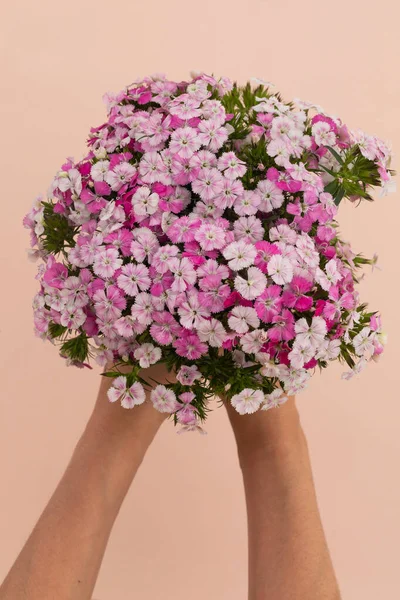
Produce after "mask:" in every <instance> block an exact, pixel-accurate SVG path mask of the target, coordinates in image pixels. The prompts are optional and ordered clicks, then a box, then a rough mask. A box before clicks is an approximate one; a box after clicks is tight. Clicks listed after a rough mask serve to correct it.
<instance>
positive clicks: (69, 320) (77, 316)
mask: <svg viewBox="0 0 400 600" xmlns="http://www.w3.org/2000/svg"><path fill="white" fill-rule="evenodd" d="M85 321H86V314H85V313H84V312H83V310H82V309H81V308H75V307H74V308H68V307H66V308H65V309H64V310H63V311H62V312H61V318H60V323H61V325H63V326H64V327H68V329H79V327H81V325H83V324H84V322H85Z"/></svg>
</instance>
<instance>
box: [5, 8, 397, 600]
mask: <svg viewBox="0 0 400 600" xmlns="http://www.w3.org/2000/svg"><path fill="white" fill-rule="evenodd" d="M303 6H304V8H302V7H303ZM2 12H3V15H2V17H1V28H2V29H3V30H4V31H3V32H1V35H0V40H1V41H0V43H1V44H2V61H3V66H2V71H1V72H2V76H1V87H2V90H1V96H0V98H1V103H2V108H1V121H2V126H1V142H0V148H1V153H2V156H1V163H0V164H1V170H2V177H1V200H2V202H1V213H0V214H1V220H2V228H1V235H0V243H1V282H2V283H1V290H2V293H1V295H0V301H1V315H2V318H1V320H0V336H1V337H0V352H1V362H0V364H1V369H2V378H1V396H2V398H1V404H0V411H1V413H0V481H1V483H0V579H2V577H3V576H4V575H5V573H6V571H7V569H8V568H9V566H10V564H11V562H12V561H13V559H14V557H15V555H16V553H17V551H18V550H19V549H20V547H21V545H22V544H23V542H24V540H25V539H26V536H27V535H28V533H29V531H30V529H31V527H32V526H33V524H34V522H35V520H36V519H37V517H38V516H39V513H40V511H41V509H42V507H43V506H44V504H45V502H46V500H47V499H48V497H49V495H50V493H51V491H52V490H53V488H54V486H55V485H56V483H57V481H58V479H59V477H60V476H61V474H62V472H63V469H64V466H65V465H66V462H67V460H68V458H69V456H70V453H71V451H72V448H73V445H74V443H75V442H76V440H77V439H78V436H79V434H80V432H81V430H82V428H83V426H84V423H85V420H86V418H87V417H88V415H89V412H90V410H91V406H92V404H93V401H94V396H95V393H96V387H97V385H98V381H99V379H98V372H99V371H98V369H97V370H96V371H94V372H93V373H91V374H88V373H87V372H85V373H83V372H81V371H78V370H67V369H66V367H65V366H64V364H63V363H62V361H61V359H59V358H58V356H57V353H56V351H55V350H54V348H52V346H51V345H50V344H43V343H42V342H41V341H40V340H38V339H36V338H34V337H33V334H32V316H31V308H30V303H31V297H32V296H33V294H34V293H35V291H36V289H37V287H36V282H35V280H34V274H35V267H34V266H33V265H31V264H30V263H28V261H27V260H26V258H25V248H26V247H27V246H28V232H26V231H25V230H23V229H22V226H21V219H22V216H23V214H24V213H25V212H26V211H27V210H28V209H29V208H30V205H31V202H32V200H33V198H34V196H36V194H37V193H39V192H41V191H43V192H44V191H46V189H47V185H48V184H49V183H50V180H51V178H52V176H53V175H54V173H55V171H56V170H57V169H58V167H59V166H60V165H61V163H62V161H63V160H64V158H65V157H66V156H71V155H72V156H75V158H79V157H80V156H81V154H82V152H83V150H84V141H85V139H86V134H87V132H88V130H89V127H90V126H92V125H98V124H100V123H102V122H103V118H104V116H105V110H104V107H103V104H102V101H101V96H102V94H103V92H104V91H106V90H112V91H118V90H119V89H121V88H122V87H123V86H124V85H126V84H128V83H130V82H131V81H132V80H133V79H135V78H136V77H138V76H141V75H147V74H151V73H154V72H166V73H167V74H168V76H169V77H171V78H177V79H184V78H187V77H188V75H189V71H190V70H191V69H199V70H204V71H207V72H214V73H215V74H217V75H227V76H230V77H231V78H233V79H238V80H239V81H241V82H243V81H245V80H246V79H248V78H250V77H251V76H258V77H262V78H265V79H268V80H271V81H273V82H275V84H276V85H277V87H278V88H279V89H281V91H282V92H283V93H284V95H285V97H286V98H288V99H289V98H292V97H296V96H299V97H301V98H303V99H305V100H313V101H315V102H317V103H320V104H321V105H322V106H324V107H325V108H326V110H329V111H330V112H331V113H333V114H337V115H340V116H342V118H343V119H344V120H345V122H346V123H348V124H349V125H350V126H351V127H361V128H363V129H365V130H367V131H368V132H370V133H375V134H377V135H379V136H381V137H384V138H389V139H390V140H391V141H392V142H393V145H394V149H395V151H396V150H397V156H398V154H399V152H398V144H399V141H400V139H399V137H400V129H399V115H398V110H399V105H400V86H399V78H398V62H399V43H398V39H399V36H398V22H399V17H400V14H399V12H400V11H399V8H398V3H397V2H396V1H395V0H381V1H380V2H379V3H376V2H373V1H372V0H355V1H354V0H353V1H352V2H349V1H348V0H346V1H345V0H336V1H335V2H322V3H321V2H320V1H319V0H318V1H317V0H309V1H308V2H304V3H302V2H299V1H298V0H280V1H279V2H268V1H261V0H260V1H255V0H252V1H251V0H250V1H249V0H248V1H247V2H240V1H238V0H230V1H225V0H219V1H216V0H202V2H190V1H189V0H169V2H164V1H162V0H158V1H155V2H154V1H153V2H134V1H128V0H119V1H118V2H105V1H104V0H97V1H96V2H94V1H92V0H85V1H82V0H79V1H78V0H69V2H65V1H62V2H61V1H57V0H40V2H31V1H30V0H20V2H18V3H15V4H14V3H10V2H8V3H7V7H6V8H3V11H2ZM4 13H5V14H4ZM396 145H397V148H396ZM397 168H398V169H400V163H399V159H398V158H397ZM398 198H399V196H398V195H397V196H396V195H391V196H389V197H386V198H384V199H378V200H377V201H376V203H375V204H364V205H362V206H361V207H359V208H355V207H354V206H352V205H349V204H348V205H344V206H342V207H341V211H340V222H341V227H342V231H343V232H344V233H345V234H346V236H347V237H348V238H351V240H352V243H353V245H354V247H355V249H357V250H362V251H363V252H364V253H365V254H366V255H368V256H371V255H372V254H373V253H374V252H377V253H378V254H379V255H380V261H381V265H382V266H383V271H375V272H374V274H373V275H371V274H370V270H369V269H368V277H367V278H366V280H365V282H363V284H362V293H363V296H364V298H365V299H367V300H369V302H370V305H371V307H373V308H379V309H381V310H382V313H383V316H384V320H385V328H386V329H387V331H388V332H389V334H390V340H389V341H390V343H389V346H388V347H387V351H386V353H385V355H384V357H383V359H382V361H381V363H380V364H378V365H374V364H373V365H371V366H370V368H369V369H368V371H367V372H365V373H364V374H362V375H361V376H360V377H359V378H357V379H356V380H353V381H352V382H349V383H348V382H344V381H341V379H340V372H341V369H340V367H332V368H330V369H329V371H328V372H325V373H324V374H323V376H322V377H319V376H316V377H315V378H314V379H313V381H312V384H311V386H310V388H309V390H308V391H306V392H304V394H303V395H302V396H300V397H299V406H300V409H301V413H302V418H303V422H304V426H305V428H306V431H307V434H308V438H309V442H310V447H311V451H312V456H313V466H314V472H315V478H316V482H317V489H318V496H319V501H320V506H321V510H322V513H323V518H324V522H325V526H326V531H327V536H328V539H329V543H330V547H331V550H332V554H333V558H334V562H335V565H336V568H337V572H338V577H339V579H340V581H341V586H342V589H343V594H344V598H345V599H346V598H348V599H350V598H351V599H352V600H358V599H360V600H376V599H377V598H397V597H400V584H399V582H398V542H399V539H398V538H399V523H400V516H399V506H400V483H399V468H398V464H399V449H400V436H399V433H398V430H399V417H400V406H399V393H398V389H399V364H398V357H399V353H398V343H399V342H398V340H399V337H400V329H399V318H398V295H399V292H400V285H399V266H398V265H399V262H398V246H397V244H398V242H399V226H400V220H399V219H400V211H399V201H398ZM208 432H209V435H208V436H207V437H201V436H196V435H193V436H191V435H186V436H177V435H176V433H175V430H174V428H173V427H172V426H166V427H165V428H164V429H163V431H162V432H161V433H160V435H159V437H158V438H157V440H156V442H155V443H154V445H153V447H152V448H151V450H150V452H149V454H148V457H147V458H146V461H145V464H144V466H143V468H142V469H141V471H140V473H139V475H138V477H137V480H136V481H135V484H134V487H133V489H132V490H131V491H130V493H129V496H128V498H127V499H126V502H125V504H124V507H123V510H122V512H121V514H120V518H119V520H118V522H117V524H116V527H115V530H114V532H113V534H112V538H111V541H110V544H109V547H108V550H107V554H106V557H105V560H104V565H103V569H102V571H101V574H100V577H99V581H98V585H97V588H96V597H98V598H100V599H101V600H127V599H131V598H141V599H142V600H147V599H149V600H150V599H151V600H155V599H157V600H159V599H160V600H164V599H166V600H167V599H169V598H174V600H183V599H185V600H186V599H187V598H190V600H200V599H201V600H203V599H204V598H207V599H208V598H210V599H214V598H218V599H229V600H243V599H244V598H245V597H246V529H245V507H244V497H243V492H242V487H241V481H240V471H239V469H238V466H237V461H236V455H235V448H234V444H233V438H232V434H231V432H230V430H229V427H228V422H227V419H226V415H225V413H224V411H222V410H220V411H218V412H215V413H213V414H212V415H211V416H210V419H209V422H208Z"/></svg>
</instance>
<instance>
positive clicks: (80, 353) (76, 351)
mask: <svg viewBox="0 0 400 600" xmlns="http://www.w3.org/2000/svg"><path fill="white" fill-rule="evenodd" d="M88 353H89V344H88V339H87V337H86V334H84V333H81V334H80V335H78V336H76V337H74V338H71V339H70V340H68V341H67V342H64V344H63V345H62V346H61V349H60V354H61V355H62V356H66V357H68V358H70V359H71V360H74V361H75V360H76V361H78V362H81V363H82V362H85V360H86V358H87V356H88Z"/></svg>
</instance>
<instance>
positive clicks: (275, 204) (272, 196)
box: [256, 179, 284, 213]
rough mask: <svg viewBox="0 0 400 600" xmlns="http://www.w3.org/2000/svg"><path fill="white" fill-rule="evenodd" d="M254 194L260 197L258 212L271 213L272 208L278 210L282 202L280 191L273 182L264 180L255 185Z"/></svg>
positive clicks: (282, 197)
mask: <svg viewBox="0 0 400 600" xmlns="http://www.w3.org/2000/svg"><path fill="white" fill-rule="evenodd" d="M256 193H257V194H258V195H259V197H260V205H259V207H258V208H259V210H261V211H262V212H265V213H269V212H272V211H273V210H274V208H280V207H281V206H282V204H283V201H284V196H283V193H282V190H280V189H279V188H278V186H277V185H276V184H275V183H274V182H273V181H269V180H268V179H265V180H263V181H259V182H258V184H257V189H256Z"/></svg>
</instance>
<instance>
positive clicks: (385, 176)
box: [24, 73, 392, 431]
mask: <svg viewBox="0 0 400 600" xmlns="http://www.w3.org/2000/svg"><path fill="white" fill-rule="evenodd" d="M231 90H233V84H232V83H231V82H229V80H226V79H225V78H216V77H213V76H208V75H206V74H204V73H198V74H197V75H196V76H195V78H194V79H193V80H191V81H188V82H184V81H182V82H179V83H176V82H172V81H169V80H168V79H167V77H166V76H165V75H160V74H155V75H153V76H151V77H144V78H142V79H138V80H136V81H135V82H134V83H133V84H131V85H130V86H129V87H128V88H126V89H125V90H123V91H122V92H121V93H119V94H109V95H107V96H106V103H107V108H108V116H107V121H106V122H105V123H104V124H103V125H100V126H99V127H94V128H92V130H91V132H90V134H89V138H88V153H87V155H86V156H85V157H84V158H83V159H82V160H81V161H79V162H77V163H75V162H74V160H73V159H72V158H68V159H67V160H66V161H65V164H64V165H62V167H61V170H60V171H59V172H58V173H57V174H56V176H55V177H54V179H53V181H52V183H51V185H50V187H49V188H48V190H49V191H48V197H47V200H46V203H45V204H44V203H43V201H42V198H41V197H39V198H37V199H36V201H35V203H34V205H33V207H32V209H31V210H30V212H29V213H28V215H27V216H26V217H25V219H24V226H25V227H27V228H28V229H29V232H30V238H31V248H32V250H31V253H32V255H34V256H36V257H38V258H40V259H43V263H42V264H40V265H39V269H38V272H37V275H36V279H37V280H38V282H39V283H40V293H39V294H38V295H37V298H36V300H35V303H34V308H33V310H34V324H35V332H36V334H37V335H38V336H40V337H41V338H43V339H45V338H48V339H50V340H51V341H52V343H53V344H54V345H60V346H61V347H62V350H61V353H62V355H63V357H64V358H65V359H66V361H67V363H68V364H71V365H82V364H87V363H88V358H86V357H83V353H84V352H85V346H86V344H85V343H84V340H85V338H84V336H86V339H87V342H88V349H90V356H94V357H95V360H96V361H97V362H99V363H100V364H105V363H106V362H112V363H113V364H115V365H117V364H118V362H119V361H122V362H123V363H124V364H127V365H131V367H132V374H131V375H130V376H128V379H127V380H126V379H124V378H122V380H121V379H119V380H117V382H116V387H115V388H114V390H113V391H112V390H111V391H110V395H111V397H112V398H113V399H114V401H115V400H116V399H119V400H120V401H121V402H124V403H125V404H126V406H133V405H135V403H137V402H138V401H139V402H140V401H141V400H144V395H143V390H142V389H141V387H140V384H138V385H136V384H135V383H133V381H131V379H132V377H133V376H134V374H135V373H136V371H137V369H141V368H148V366H150V365H151V364H155V363H156V362H159V361H160V360H161V359H162V357H163V356H165V359H167V361H168V365H169V366H172V367H173V368H174V370H176V371H178V375H177V381H176V383H175V382H172V381H171V383H168V385H165V386H161V385H160V386H157V387H156V388H155V390H153V393H152V395H151V398H150V399H151V401H152V403H153V405H154V407H155V408H156V409H157V408H158V410H161V411H163V412H166V413H169V414H172V413H175V417H174V421H175V422H180V423H181V424H182V426H183V428H182V430H183V431H189V430H190V431H195V430H200V429H201V428H200V426H199V424H198V423H199V421H200V420H201V419H200V416H204V415H205V414H206V412H207V401H208V398H209V397H210V396H211V395H212V393H214V391H215V390H213V389H211V388H210V383H211V384H212V379H211V378H210V377H209V369H210V367H211V365H212V366H213V367H214V364H215V368H216V369H217V370H218V367H219V364H220V366H221V372H224V368H225V367H226V361H227V360H231V361H232V363H231V369H230V371H231V372H230V374H229V377H230V378H232V381H229V382H226V383H225V384H223V385H224V389H225V394H226V396H227V398H228V400H229V398H230V397H233V403H235V404H237V407H239V411H242V412H251V411H253V410H254V409H258V408H260V407H262V408H263V409H264V410H267V409H269V408H270V407H272V406H277V405H279V404H280V403H281V402H283V401H284V399H285V398H286V395H287V394H294V393H297V392H299V391H301V390H302V389H304V388H305V387H306V385H307V382H308V380H309V379H310V377H311V375H312V372H313V370H314V369H315V368H316V367H317V366H320V367H322V368H325V366H327V363H328V361H330V360H335V359H337V358H340V359H342V358H346V353H348V352H349V353H350V354H351V355H352V356H354V355H355V356H357V357H358V361H357V362H356V365H355V367H354V369H353V370H352V371H351V373H350V374H349V375H345V377H350V376H351V375H353V374H355V373H356V372H359V371H360V370H361V369H362V368H363V367H364V366H365V364H366V362H367V360H368V361H369V360H370V359H373V360H377V359H378V357H379V356H380V354H381V352H382V350H383V341H384V334H383V333H382V328H381V324H380V322H379V319H377V318H374V317H372V318H371V314H373V312H370V311H369V309H368V310H367V309H366V308H364V303H362V301H361V298H360V296H359V292H358V290H357V283H358V281H359V280H360V277H359V274H358V268H359V266H360V260H359V258H357V255H356V254H355V253H354V252H353V251H352V250H351V248H350V246H349V245H348V244H347V243H345V242H343V241H341V239H340V233H339V229H338V226H337V225H338V224H337V222H336V221H335V219H336V214H337V212H338V206H336V204H335V201H337V198H336V199H335V198H334V197H333V195H332V194H330V193H328V192H325V191H324V188H325V187H326V186H327V184H329V182H331V181H333V180H334V179H335V177H336V174H337V172H338V171H339V169H340V165H339V162H338V161H337V159H336V158H335V156H333V154H332V152H330V151H329V149H328V148H327V145H331V146H332V147H333V148H334V150H336V151H337V152H338V153H339V154H340V155H341V156H343V158H345V156H347V154H348V155H349V156H350V155H351V154H352V153H353V152H354V151H356V152H359V153H361V155H362V156H363V157H364V158H368V161H369V162H368V165H367V167H365V165H364V167H365V168H364V167H363V169H360V165H359V164H358V161H354V162H353V164H349V165H348V174H346V172H342V173H340V175H341V176H343V179H344V181H343V184H344V187H346V189H347V185H346V184H347V180H348V179H349V177H350V175H349V174H351V178H352V181H353V182H354V181H359V185H360V186H362V187H363V188H364V189H365V191H366V192H368V193H369V194H371V195H372V194H373V189H372V188H373V187H374V186H371V185H370V183H369V181H374V182H376V184H377V185H376V187H379V186H380V187H382V186H389V185H390V182H391V178H392V173H391V171H390V150H389V148H388V147H387V145H386V144H385V143H383V142H382V141H381V140H378V139H377V138H375V137H373V136H369V135H367V134H364V133H363V132H359V131H357V130H355V131H352V130H349V129H348V128H347V127H346V126H345V125H344V124H343V123H342V121H341V120H340V119H338V118H336V117H335V118H331V117H328V116H327V115H326V114H325V113H324V111H323V110H322V109H321V108H320V107H315V106H313V109H315V108H316V111H317V114H315V113H310V112H309V108H310V105H309V104H307V103H301V102H300V103H295V104H291V103H287V102H284V101H283V100H282V99H280V98H279V97H278V95H277V94H274V93H272V92H271V90H269V91H268V94H267V95H268V98H266V97H265V94H264V93H263V94H262V95H260V96H259V97H258V96H255V95H254V91H252V89H250V88H248V89H247V91H246V93H245V97H244V91H243V88H242V87H241V86H235V89H234V91H232V96H231V97H230V96H229V94H231ZM237 96H239V98H240V100H241V101H242V104H243V106H244V107H245V111H248V113H249V115H250V113H251V111H253V112H254V117H255V118H254V119H253V121H254V120H256V121H255V122H254V123H251V125H250V127H249V133H248V135H246V137H245V138H243V136H242V131H240V132H239V131H238V129H237V128H238V124H239V119H238V118H237V117H238V108H236V106H237V105H236V98H237ZM252 104H253V106H252ZM224 106H229V107H231V108H230V109H231V110H232V112H231V113H226V111H225V108H224ZM313 114H314V116H312V115H313ZM240 116H241V119H240V121H242V120H243V116H244V118H246V114H245V115H240ZM250 122H251V119H250ZM230 134H232V136H230ZM238 134H239V135H238ZM228 136H229V137H230V139H228ZM254 143H256V144H257V147H255V146H254V145H253V144H254ZM255 148H256V150H257V151H255ZM263 154H264V158H263V157H262V156H263ZM355 155H356V154H355ZM265 156H267V157H268V161H267V160H265ZM365 164H367V163H365ZM326 169H329V171H331V173H332V174H331V173H328V172H327V171H326ZM340 170H341V169H340ZM341 171H342V170H341ZM353 175H355V176H356V177H353ZM356 198H357V194H356V193H354V195H353V196H350V200H351V201H353V200H355V199H356ZM55 225H56V226H55ZM369 262H370V263H371V264H373V265H374V264H375V261H374V260H372V261H369ZM58 326H62V327H65V328H66V331H65V333H64V334H63V336H62V338H57V337H53V335H54V333H57V331H58V329H57V328H58ZM75 340H76V341H75ZM66 341H68V342H71V343H69V344H65V342H66ZM271 380H274V381H273V384H274V385H272V384H271ZM127 381H129V382H130V383H132V386H131V387H129V389H128V386H127ZM196 381H198V382H199V383H196ZM200 381H201V385H200ZM137 383H138V382H137ZM183 386H184V387H183ZM274 386H276V387H275V389H274ZM182 388H183V389H182ZM243 388H244V389H243ZM183 390H184V391H183ZM264 390H270V391H271V393H270V394H268V395H267V396H265V397H264ZM182 392H183V393H182ZM194 394H195V396H194ZM260 394H261V395H260ZM178 395H179V397H178V398H177V396H178Z"/></svg>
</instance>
